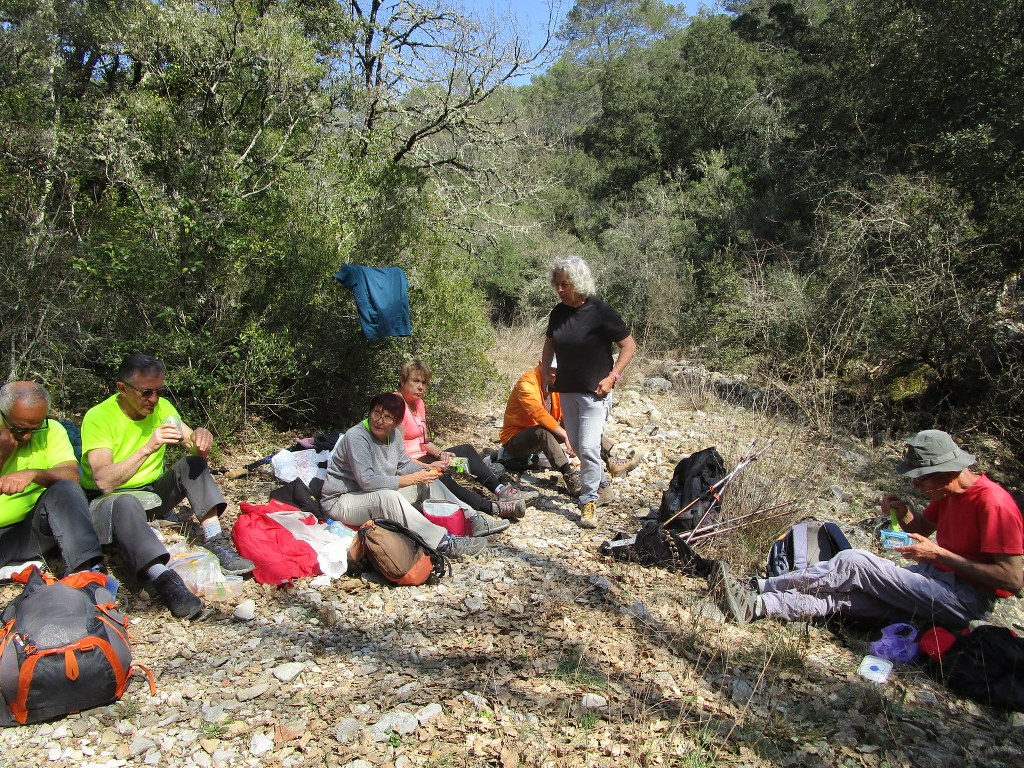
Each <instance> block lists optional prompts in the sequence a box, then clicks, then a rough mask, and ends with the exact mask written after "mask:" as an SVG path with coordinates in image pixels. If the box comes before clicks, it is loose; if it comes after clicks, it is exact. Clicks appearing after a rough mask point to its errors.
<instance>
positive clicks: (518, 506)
mask: <svg viewBox="0 0 1024 768" xmlns="http://www.w3.org/2000/svg"><path fill="white" fill-rule="evenodd" d="M491 514H492V515H497V516H498V517H500V518H501V519H502V520H522V519H523V518H524V517H525V516H526V502H525V501H521V500H517V501H492V502H491Z"/></svg>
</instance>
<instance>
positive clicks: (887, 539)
mask: <svg viewBox="0 0 1024 768" xmlns="http://www.w3.org/2000/svg"><path fill="white" fill-rule="evenodd" d="M881 533H882V549H896V548H897V547H909V546H910V545H911V544H913V543H914V540H913V539H912V538H910V534H909V533H906V532H905V531H891V530H889V529H888V528H883V529H882V531H881Z"/></svg>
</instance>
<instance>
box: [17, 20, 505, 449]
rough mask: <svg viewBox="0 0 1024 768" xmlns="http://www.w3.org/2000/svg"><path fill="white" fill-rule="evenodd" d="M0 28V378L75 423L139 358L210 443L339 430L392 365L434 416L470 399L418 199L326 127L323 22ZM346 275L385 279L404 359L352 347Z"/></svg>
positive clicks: (464, 294)
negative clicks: (264, 432)
mask: <svg viewBox="0 0 1024 768" xmlns="http://www.w3.org/2000/svg"><path fill="white" fill-rule="evenodd" d="M0 9H2V10H0V18H2V19H3V21H4V24H3V25H2V26H0V83H2V85H3V87H2V88H0V118H2V119H3V123H4V125H5V126H11V127H12V130H10V131H8V132H7V134H8V135H7V137H5V138H4V139H3V140H2V142H3V145H2V147H3V151H4V155H3V156H4V158H5V162H4V164H3V165H2V166H0V246H2V247H3V248H4V250H5V252H7V253H9V254H11V258H10V262H9V267H10V268H9V269H6V270H4V272H3V274H0V288H3V289H4V290H5V292H6V295H8V296H9V297H13V298H14V299H15V306H16V307H17V311H16V312H14V313H12V317H9V318H6V319H5V322H4V324H3V325H2V326H0V344H3V346H4V348H5V349H8V350H11V354H10V355H9V356H8V358H7V359H8V361H9V365H8V367H7V368H6V370H5V371H4V374H5V376H32V377H35V378H39V379H42V380H43V381H44V382H45V383H47V384H49V385H50V387H51V389H52V390H53V393H54V396H55V400H56V401H57V403H58V404H60V405H63V406H70V407H71V408H72V409H74V410H80V409H84V408H86V407H88V406H89V405H91V404H92V403H94V402H95V401H96V400H98V399H99V398H100V397H102V395H103V394H104V393H105V392H107V391H109V387H110V380H111V377H112V373H113V370H114V369H115V368H116V365H117V363H118V362H119V360H120V358H121V357H122V356H123V355H124V354H125V353H127V352H130V351H135V350H146V351H151V352H153V353H154V354H156V355H158V356H160V357H161V358H163V359H164V360H165V362H166V363H167V365H168V369H169V382H170V383H171V385H172V386H173V389H174V394H175V399H176V401H177V402H178V404H179V406H180V407H182V409H183V410H184V411H185V412H186V413H188V414H190V419H191V420H194V421H195V422H196V423H210V424H211V425H212V426H214V427H215V428H216V429H218V430H219V431H221V432H229V431H230V430H232V429H234V428H235V427H237V426H238V425H239V424H240V423H241V422H242V421H243V420H244V419H245V418H247V416H248V415H249V414H251V413H255V414H259V415H261V416H264V417H267V416H269V417H274V418H278V419H280V420H282V421H284V422H287V423H292V424H294V423H295V422H297V421H305V420H307V419H308V420H314V421H318V422H320V423H333V424H337V425H339V426H345V425H347V423H350V420H352V419H354V418H355V417H356V416H357V415H362V412H363V410H364V407H363V403H364V402H365V397H366V396H367V394H372V393H375V392H376V391H379V390H381V389H392V388H393V387H394V385H395V376H396V371H397V368H398V366H399V365H400V364H401V362H404V360H405V359H406V358H407V357H408V356H409V355H411V354H422V355H424V356H427V357H430V358H432V362H433V363H434V365H435V366H436V367H437V369H438V371H439V375H441V376H442V377H443V378H445V379H447V382H446V383H447V384H448V391H449V392H450V393H451V396H452V397H459V396H462V395H465V394H466V393H467V392H470V391H474V390H475V389H477V388H479V386H480V384H481V382H482V380H483V379H484V377H485V376H486V369H485V366H484V364H483V356H482V351H483V349H484V348H485V347H486V344H487V340H488V331H487V325H486V321H485V317H484V314H483V300H482V297H481V295H480V293H479V292H478V291H476V290H475V289H474V288H473V287H472V285H471V284H470V282H469V279H468V277H467V274H466V271H465V270H464V269H460V268H459V267H460V259H459V257H458V256H457V255H456V253H455V252H454V249H453V248H454V246H453V244H452V243H453V240H452V237H451V235H450V234H446V231H445V229H444V228H443V227H430V226H427V222H430V221H431V219H432V218H433V213H434V211H433V209H432V205H433V203H432V202H431V198H430V193H429V192H428V190H427V187H426V183H425V182H426V178H427V177H426V176H425V174H424V173H423V172H422V171H421V170H419V169H417V168H415V167H413V166H412V165H411V164H403V163H399V162H395V160H394V154H395V153H394V147H393V146H390V145H389V141H390V138H389V136H390V134H387V133H385V132H382V133H379V134H378V133H375V132H373V131H360V132H358V133H357V132H356V131H355V130H353V129H354V126H353V124H352V123H351V122H350V121H349V120H348V117H347V116H346V115H345V114H344V110H342V109H341V108H340V107H341V105H342V104H343V103H344V102H345V100H346V99H351V98H352V96H353V93H354V91H353V88H354V87H358V83H355V84H354V83H353V81H352V80H351V79H350V73H348V72H347V70H346V68H344V67H340V66H339V62H338V60H337V59H336V58H335V57H336V56H337V55H339V45H341V44H343V43H345V41H349V40H350V39H352V33H353V31H354V30H355V24H354V22H353V19H352V18H351V17H350V16H349V15H348V12H347V10H346V9H345V8H344V6H343V5H341V4H338V3H334V2H329V1H328V0H317V1H315V2H309V3H299V4H295V3H282V2H271V3H254V2H241V3H237V2H232V3H222V2H214V3H207V4H203V5H197V4H195V3H189V2H183V1H181V0H173V1H172V2H166V3H160V4H155V5H154V4H152V3H141V2H134V0H124V1H123V2H119V3H114V4H109V3H94V2H83V3H68V4H63V3H57V4H55V5H50V6H39V7H37V6H33V5H30V4H17V3H14V4H12V3H3V4H2V6H0ZM54 41H56V44H54ZM484 97H485V94H481V95H478V96H477V97H476V98H475V100H474V103H480V102H482V101H483V99H484ZM443 125H444V122H443V121H442V122H440V123H438V126H439V127H443ZM470 133H471V132H470ZM346 261H358V262H359V263H365V264H369V265H385V264H397V265H399V266H402V267H404V268H405V269H406V272H407V274H408V276H409V279H410V283H411V284H412V290H411V292H410V298H411V300H412V306H413V327H414V334H415V335H414V337H413V338H412V339H393V340H388V341H385V342H383V343H367V342H366V341H365V340H364V339H363V338H362V337H361V335H360V333H359V330H358V324H357V323H356V321H355V311H354V306H353V303H352V300H351V296H350V295H349V294H348V293H347V291H345V290H344V289H342V288H341V287H340V286H339V285H337V284H336V283H335V281H334V280H333V279H332V275H333V274H334V272H335V271H336V270H337V268H338V266H339V265H340V264H342V263H343V262H346ZM453 340H457V341H458V343H453ZM339 369H344V374H343V375H342V376H337V372H338V371H339Z"/></svg>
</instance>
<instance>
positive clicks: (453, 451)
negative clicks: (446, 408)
mask: <svg viewBox="0 0 1024 768" xmlns="http://www.w3.org/2000/svg"><path fill="white" fill-rule="evenodd" d="M430 378H431V372H430V366H429V365H427V364H426V363H425V362H423V361H422V360H410V361H409V362H408V363H406V364H405V365H403V366H402V370H401V373H400V374H399V391H398V394H400V395H401V396H402V399H403V400H405V418H404V419H403V420H402V431H403V432H404V436H405V452H406V453H407V454H409V456H411V457H412V458H413V459H415V460H416V461H419V462H421V463H423V464H428V465H429V464H434V465H437V466H438V467H439V468H441V469H447V468H448V466H449V465H450V464H451V461H452V459H454V458H456V457H458V458H463V459H465V460H466V464H467V468H468V470H469V474H470V475H472V476H473V477H474V478H475V479H476V480H477V482H479V483H481V484H482V485H483V486H484V487H486V488H487V490H489V491H490V492H491V493H493V494H494V495H495V496H497V499H496V500H494V501H488V500H487V499H484V498H483V497H482V496H481V495H480V494H479V493H477V492H476V491H474V490H473V489H471V488H467V487H466V486H464V485H462V484H461V483H458V482H456V480H455V478H454V477H453V476H452V475H451V474H450V473H445V474H443V475H442V476H441V482H442V483H443V484H444V486H445V487H446V488H447V489H448V490H449V491H451V492H452V493H453V494H454V495H455V496H456V497H457V498H458V499H459V500H460V501H461V502H462V503H464V504H467V505H469V506H470V507H471V508H472V509H475V510H477V511H478V512H485V513H489V514H492V515H497V516H498V517H501V518H504V519H507V520H518V519H519V518H521V517H523V515H525V514H526V502H527V501H529V500H530V499H533V498H536V497H537V495H538V494H537V493H536V492H535V491H523V490H521V489H519V488H516V487H515V486H514V485H512V484H511V483H504V482H502V478H500V477H498V476H497V475H495V474H494V472H492V471H491V469H490V467H488V466H487V464H485V463H484V460H483V458H481V456H480V454H479V453H477V451H476V449H475V448H474V447H473V446H471V445H457V446H455V447H454V448H449V449H447V450H445V451H442V450H441V449H440V448H438V447H437V446H436V445H434V444H433V443H432V442H431V441H430V439H429V435H428V432H427V411H426V406H425V405H424V404H423V396H424V395H425V394H426V393H427V387H428V386H430Z"/></svg>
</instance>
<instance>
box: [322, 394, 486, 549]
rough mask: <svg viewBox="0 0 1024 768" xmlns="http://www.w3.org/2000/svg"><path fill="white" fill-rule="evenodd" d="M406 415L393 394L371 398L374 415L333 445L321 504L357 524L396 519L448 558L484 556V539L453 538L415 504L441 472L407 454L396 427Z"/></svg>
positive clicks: (336, 516) (335, 516) (337, 516)
mask: <svg viewBox="0 0 1024 768" xmlns="http://www.w3.org/2000/svg"><path fill="white" fill-rule="evenodd" d="M404 415H405V403H404V402H403V401H402V398H401V397H399V396H398V395H396V394H394V393H391V392H386V393H383V394H380V395H377V396H376V397H374V398H373V399H372V400H371V401H370V415H369V417H368V418H366V419H364V420H363V421H361V422H359V423H358V424H356V425H355V426H354V427H352V428H351V429H349V430H348V431H347V432H346V433H345V434H344V435H342V436H341V439H340V440H338V443H337V444H336V445H335V446H334V451H333V452H332V453H331V459H330V462H328V465H327V480H326V481H325V482H324V488H323V492H322V494H321V498H320V506H321V507H322V508H323V510H324V512H325V513H326V514H328V515H329V516H330V517H332V518H333V519H335V520H340V521H341V522H343V523H344V524H345V525H348V526H351V527H356V528H357V527H359V526H360V525H362V524H363V523H365V522H366V521H367V520H371V519H377V518H382V517H383V518H386V519H388V520H394V521H395V522H397V523H400V524H402V525H404V526H405V527H406V528H408V529H409V530H410V531H413V532H415V533H416V534H418V535H419V536H420V537H421V538H422V539H423V541H424V542H425V543H426V544H427V546H429V547H432V548H434V549H436V550H437V551H438V552H440V553H441V554H443V555H447V556H448V557H452V558H458V557H463V556H466V555H476V554H479V553H480V552H481V551H483V549H484V548H485V547H486V545H487V542H486V541H485V540H484V539H483V538H480V537H478V538H472V537H465V536H452V535H451V534H449V533H448V532H447V531H446V530H445V529H444V528H442V527H441V526H439V525H435V524H434V523H432V522H430V521H429V520H427V519H426V518H425V517H424V516H423V515H422V514H420V513H419V512H418V511H417V510H416V508H415V507H413V505H412V503H411V502H413V501H416V500H417V498H418V496H419V486H421V485H429V484H430V483H432V482H434V481H435V480H436V479H437V478H438V476H439V474H440V473H439V472H438V470H436V469H432V468H430V467H424V466H423V465H421V464H418V463H416V462H414V461H413V460H412V459H410V458H409V456H408V454H406V452H405V448H404V447H403V445H402V435H401V433H400V432H399V431H398V428H397V427H398V425H400V424H401V423H402V417H403V416H404Z"/></svg>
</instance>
